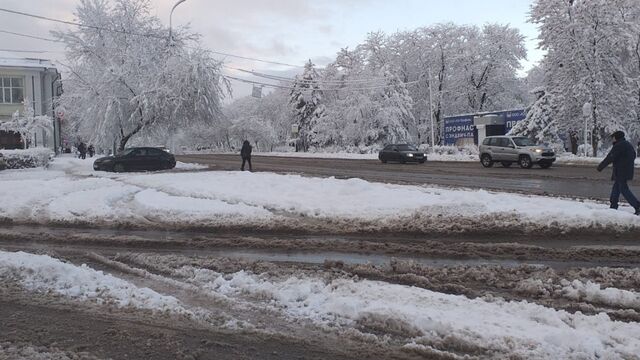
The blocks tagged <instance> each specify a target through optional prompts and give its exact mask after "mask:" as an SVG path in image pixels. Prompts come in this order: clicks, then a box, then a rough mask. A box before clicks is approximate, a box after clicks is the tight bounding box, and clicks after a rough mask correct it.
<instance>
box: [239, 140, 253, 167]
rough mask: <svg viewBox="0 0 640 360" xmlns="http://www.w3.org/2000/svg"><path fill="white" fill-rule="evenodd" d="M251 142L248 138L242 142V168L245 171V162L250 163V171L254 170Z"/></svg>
mask: <svg viewBox="0 0 640 360" xmlns="http://www.w3.org/2000/svg"><path fill="white" fill-rule="evenodd" d="M251 149H252V148H251V144H250V143H249V141H248V140H245V141H244V142H243V143H242V149H241V150H240V156H242V167H241V168H240V170H242V171H244V164H245V163H249V171H253V169H252V168H251Z"/></svg>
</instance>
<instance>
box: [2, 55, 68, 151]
mask: <svg viewBox="0 0 640 360" xmlns="http://www.w3.org/2000/svg"><path fill="white" fill-rule="evenodd" d="M61 94H62V83H61V77H60V73H59V72H58V70H57V68H56V66H55V64H54V63H53V62H51V61H50V60H43V59H29V58H27V59H15V58H0V122H3V121H9V120H11V119H12V116H13V114H14V113H15V112H16V111H20V112H22V111H23V109H24V106H25V104H24V101H25V100H26V101H28V102H29V104H28V105H29V106H31V107H32V108H33V111H34V115H48V116H49V117H50V118H51V119H52V124H51V131H48V132H45V131H38V132H36V133H35V134H32V136H30V137H29V139H21V138H20V136H19V135H17V134H15V133H10V132H6V131H0V149H3V148H4V149H16V148H23V147H24V146H25V144H24V142H25V141H26V145H27V146H28V147H35V146H41V147H42V146H43V147H49V148H51V149H53V150H56V151H57V150H58V149H59V148H60V120H59V119H58V118H57V115H58V114H56V111H55V99H56V98H57V97H58V96H60V95H61Z"/></svg>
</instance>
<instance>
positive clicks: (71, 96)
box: [54, 0, 226, 149]
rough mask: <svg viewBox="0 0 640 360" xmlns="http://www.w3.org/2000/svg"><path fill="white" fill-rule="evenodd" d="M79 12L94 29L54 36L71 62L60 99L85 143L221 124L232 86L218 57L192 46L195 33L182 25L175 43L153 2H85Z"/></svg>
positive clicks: (121, 145)
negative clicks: (222, 72)
mask: <svg viewBox="0 0 640 360" xmlns="http://www.w3.org/2000/svg"><path fill="white" fill-rule="evenodd" d="M75 15H76V18H77V19H76V21H77V22H79V23H81V24H84V25H88V26H89V27H79V28H77V29H73V30H69V31H66V32H54V35H55V36H56V37H57V38H58V39H60V40H62V41H64V43H65V44H66V48H67V57H68V58H69V59H72V63H71V64H70V65H69V67H68V72H69V79H68V80H67V81H66V82H65V93H64V95H63V96H62V97H61V99H60V103H61V105H63V106H64V107H65V108H66V110H67V114H68V117H69V118H70V119H72V121H73V122H74V123H75V127H76V128H77V129H78V131H79V135H80V136H82V137H84V139H85V141H88V142H91V143H94V144H96V145H98V146H104V147H107V148H108V147H111V146H112V145H114V144H117V145H118V148H119V149H123V148H124V147H125V146H126V145H127V143H128V142H129V141H130V140H131V139H132V138H134V137H138V138H141V137H144V138H158V139H163V138H166V137H167V134H170V133H173V132H175V131H178V130H179V129H183V128H187V127H191V126H196V125H197V124H208V125H210V126H219V124H220V120H221V100H222V98H223V96H224V93H225V90H226V84H224V83H223V81H222V80H221V77H220V66H221V64H220V63H219V62H218V61H215V60H213V58H212V57H211V56H210V54H209V53H208V52H207V51H205V50H202V49H200V48H199V47H197V46H196V47H189V46H187V43H189V42H191V43H195V42H196V41H197V39H198V36H197V35H196V34H193V33H191V32H189V31H188V29H178V30H175V31H174V35H173V38H174V41H172V42H169V40H168V38H167V37H168V29H167V28H165V27H163V26H162V25H161V23H160V21H159V20H158V18H156V17H155V16H153V15H151V8H150V4H149V1H148V0H115V1H113V5H111V3H110V2H107V1H105V0H81V1H80V4H79V5H78V8H77V10H76V14H75ZM98 28H107V29H114V30H115V31H104V30H100V29H98Z"/></svg>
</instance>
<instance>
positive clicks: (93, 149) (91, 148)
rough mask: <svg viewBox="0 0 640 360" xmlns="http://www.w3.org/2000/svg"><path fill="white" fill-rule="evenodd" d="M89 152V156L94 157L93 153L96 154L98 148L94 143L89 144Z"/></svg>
mask: <svg viewBox="0 0 640 360" xmlns="http://www.w3.org/2000/svg"><path fill="white" fill-rule="evenodd" d="M87 152H88V153H89V157H90V158H92V157H93V155H95V154H96V149H95V148H94V147H93V145H89V147H88V148H87Z"/></svg>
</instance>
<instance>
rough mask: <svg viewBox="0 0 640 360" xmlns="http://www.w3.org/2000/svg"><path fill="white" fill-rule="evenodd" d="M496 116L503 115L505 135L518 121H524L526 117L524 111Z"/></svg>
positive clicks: (512, 111)
mask: <svg viewBox="0 0 640 360" xmlns="http://www.w3.org/2000/svg"><path fill="white" fill-rule="evenodd" d="M496 114H504V127H505V130H506V132H507V133H508V132H509V131H511V128H513V127H514V126H515V125H516V123H517V122H518V121H520V120H524V118H526V117H527V114H526V113H525V111H524V110H511V111H502V112H497V113H496Z"/></svg>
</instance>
